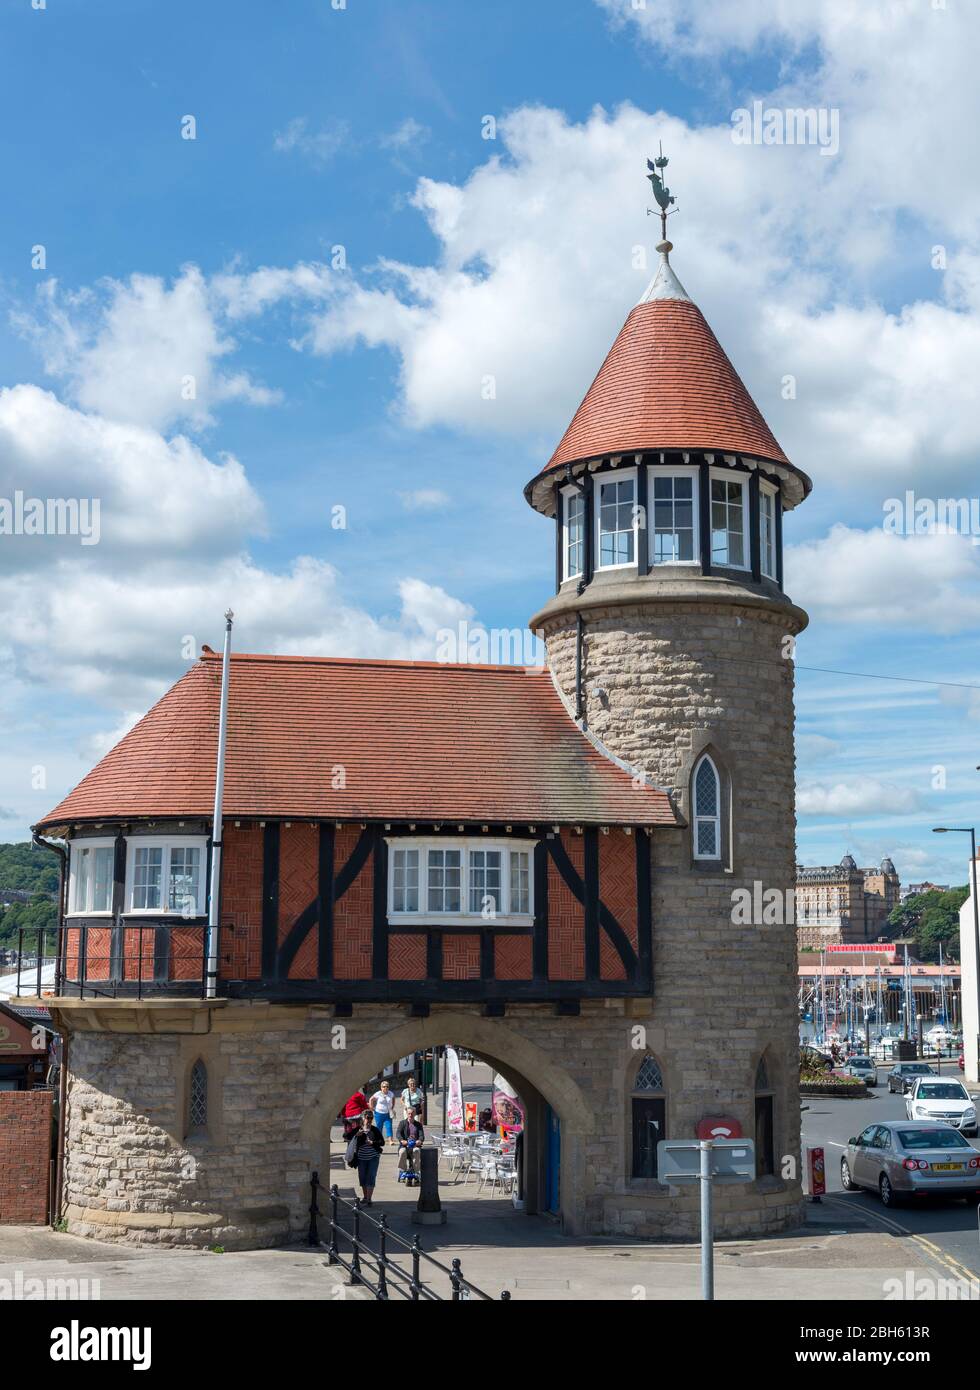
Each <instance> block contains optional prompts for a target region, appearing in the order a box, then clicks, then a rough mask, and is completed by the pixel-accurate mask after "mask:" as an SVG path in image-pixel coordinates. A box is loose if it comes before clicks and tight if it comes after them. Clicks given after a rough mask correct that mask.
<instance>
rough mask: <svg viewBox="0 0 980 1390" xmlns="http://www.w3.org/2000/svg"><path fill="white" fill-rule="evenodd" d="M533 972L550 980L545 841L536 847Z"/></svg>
mask: <svg viewBox="0 0 980 1390" xmlns="http://www.w3.org/2000/svg"><path fill="white" fill-rule="evenodd" d="M531 962H532V964H531V970H532V974H533V976H534V979H536V980H546V979H547V978H548V848H547V843H546V841H544V840H539V841H538V843H537V844H536V845H535V846H534V942H533V945H532V947H531Z"/></svg>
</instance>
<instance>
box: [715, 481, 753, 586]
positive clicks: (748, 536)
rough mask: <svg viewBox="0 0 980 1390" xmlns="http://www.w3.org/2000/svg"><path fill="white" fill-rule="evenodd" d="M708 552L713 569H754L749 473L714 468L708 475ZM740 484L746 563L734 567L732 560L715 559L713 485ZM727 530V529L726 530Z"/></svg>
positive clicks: (743, 547) (743, 546)
mask: <svg viewBox="0 0 980 1390" xmlns="http://www.w3.org/2000/svg"><path fill="white" fill-rule="evenodd" d="M708 480H709V481H708V552H709V556H710V559H711V564H712V567H714V566H715V565H717V566H718V568H719V569H725V570H750V569H751V568H752V518H751V515H750V509H749V477H748V474H747V473H736V471H735V470H734V469H733V468H712V469H710V470H709V473H708ZM712 482H719V483H738V485H739V487H740V488H741V489H742V550H743V553H744V563H743V564H741V565H734V564H732V562H731V561H730V560H716V559H715V546H714V541H715V525H714V519H713V517H712V514H711V507H712V502H713V498H712V496H711V483H712ZM726 529H727V528H726Z"/></svg>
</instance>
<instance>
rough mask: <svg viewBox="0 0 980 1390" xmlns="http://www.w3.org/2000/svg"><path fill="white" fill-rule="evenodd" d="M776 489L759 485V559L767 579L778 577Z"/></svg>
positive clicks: (763, 484)
mask: <svg viewBox="0 0 980 1390" xmlns="http://www.w3.org/2000/svg"><path fill="white" fill-rule="evenodd" d="M776 506H777V502H776V491H775V489H774V488H771V487H768V486H767V485H766V484H765V483H762V484H761V485H760V487H759V560H760V563H761V566H762V573H763V574H764V575H765V576H766V578H767V579H775V578H776Z"/></svg>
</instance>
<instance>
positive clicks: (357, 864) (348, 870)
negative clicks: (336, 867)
mask: <svg viewBox="0 0 980 1390" xmlns="http://www.w3.org/2000/svg"><path fill="white" fill-rule="evenodd" d="M373 844H374V839H373V836H372V833H371V831H370V830H362V831H361V834H360V836H359V838H358V841H357V844H356V845H355V846H354V848H353V849H352V850H351V852H350V854H349V855H348V857H347V861H346V863H345V864H344V867H343V868H342V869H341V871H340V873H339V874H338V875H337V878H336V881H335V882H334V886H333V900H334V903H338V902H339V901H340V899H341V898H342V897H343V896H344V894H345V893H346V892H347V890H348V888H350V886H351V884H352V883H353V882H354V881H355V879H356V878H357V876H358V874H359V873H360V872H361V870H362V869H363V868H364V865H365V864H366V863H367V860H368V855H369V854H370V853H371V848H372V846H373Z"/></svg>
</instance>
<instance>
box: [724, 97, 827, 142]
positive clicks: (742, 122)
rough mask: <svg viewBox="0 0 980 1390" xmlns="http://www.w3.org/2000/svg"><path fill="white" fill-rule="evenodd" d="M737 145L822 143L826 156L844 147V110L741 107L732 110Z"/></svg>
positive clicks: (799, 107)
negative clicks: (841, 141) (841, 111)
mask: <svg viewBox="0 0 980 1390" xmlns="http://www.w3.org/2000/svg"><path fill="white" fill-rule="evenodd" d="M731 120H732V140H733V141H734V143H735V144H736V145H818V146H819V147H820V153H821V154H822V155H834V154H836V153H837V151H838V150H839V149H840V111H839V110H838V109H837V107H836V106H807V107H803V106H787V107H785V108H784V107H779V106H763V104H762V102H761V101H758V100H756V101H754V102H753V103H752V106H751V109H750V108H749V107H747V106H738V107H736V109H735V110H734V111H733V112H732V116H731Z"/></svg>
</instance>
